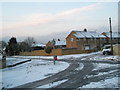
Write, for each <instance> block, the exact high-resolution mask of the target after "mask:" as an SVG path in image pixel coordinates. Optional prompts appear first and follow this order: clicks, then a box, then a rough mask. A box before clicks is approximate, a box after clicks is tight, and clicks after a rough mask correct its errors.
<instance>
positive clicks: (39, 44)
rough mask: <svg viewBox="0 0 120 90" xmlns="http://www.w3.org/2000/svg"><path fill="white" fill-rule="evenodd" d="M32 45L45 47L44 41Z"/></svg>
mask: <svg viewBox="0 0 120 90" xmlns="http://www.w3.org/2000/svg"><path fill="white" fill-rule="evenodd" d="M32 47H45V45H44V44H42V43H37V44H32Z"/></svg>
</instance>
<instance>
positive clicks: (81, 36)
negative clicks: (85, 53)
mask: <svg viewBox="0 0 120 90" xmlns="http://www.w3.org/2000/svg"><path fill="white" fill-rule="evenodd" d="M106 40H107V39H106V37H105V36H104V35H102V34H99V33H97V32H95V31H87V30H86V29H84V31H72V32H71V33H70V34H69V35H68V36H67V37H66V47H67V48H78V49H81V50H89V49H100V48H101V47H102V46H103V44H104V43H105V42H106Z"/></svg>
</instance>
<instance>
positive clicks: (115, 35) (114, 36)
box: [105, 32, 120, 38]
mask: <svg viewBox="0 0 120 90" xmlns="http://www.w3.org/2000/svg"><path fill="white" fill-rule="evenodd" d="M105 33H106V36H108V37H110V32H105ZM112 37H113V38H117V37H120V32H112Z"/></svg>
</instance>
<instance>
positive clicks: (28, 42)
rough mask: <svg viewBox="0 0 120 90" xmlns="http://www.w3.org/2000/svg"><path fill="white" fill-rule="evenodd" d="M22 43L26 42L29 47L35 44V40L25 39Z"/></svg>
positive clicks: (31, 38)
mask: <svg viewBox="0 0 120 90" xmlns="http://www.w3.org/2000/svg"><path fill="white" fill-rule="evenodd" d="M24 42H26V43H27V44H28V45H29V46H30V47H31V46H32V44H33V43H35V39H34V38H33V37H27V38H26V39H25V40H24Z"/></svg>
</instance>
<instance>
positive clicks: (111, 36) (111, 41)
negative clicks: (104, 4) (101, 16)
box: [109, 18, 113, 55]
mask: <svg viewBox="0 0 120 90" xmlns="http://www.w3.org/2000/svg"><path fill="white" fill-rule="evenodd" d="M109 23H110V44H111V55H113V44H112V26H111V18H109Z"/></svg>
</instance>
